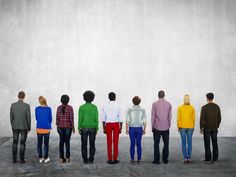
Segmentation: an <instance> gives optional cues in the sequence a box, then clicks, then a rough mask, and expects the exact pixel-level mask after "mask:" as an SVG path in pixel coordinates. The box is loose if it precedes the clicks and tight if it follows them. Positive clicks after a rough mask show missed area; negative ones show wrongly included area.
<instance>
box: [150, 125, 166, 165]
mask: <svg viewBox="0 0 236 177" xmlns="http://www.w3.org/2000/svg"><path fill="white" fill-rule="evenodd" d="M161 136H162V140H163V142H164V147H163V150H162V160H163V162H168V156H169V130H166V131H159V130H156V129H153V139H154V161H156V162H160V150H159V144H160V139H161Z"/></svg>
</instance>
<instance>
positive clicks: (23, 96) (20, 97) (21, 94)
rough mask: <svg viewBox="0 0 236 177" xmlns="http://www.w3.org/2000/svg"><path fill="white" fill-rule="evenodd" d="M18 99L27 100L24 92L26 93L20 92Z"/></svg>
mask: <svg viewBox="0 0 236 177" xmlns="http://www.w3.org/2000/svg"><path fill="white" fill-rule="evenodd" d="M18 98H19V99H24V98H25V92H24V91H20V92H19V93H18Z"/></svg>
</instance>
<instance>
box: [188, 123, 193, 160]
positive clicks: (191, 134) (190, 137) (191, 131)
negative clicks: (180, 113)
mask: <svg viewBox="0 0 236 177" xmlns="http://www.w3.org/2000/svg"><path fill="white" fill-rule="evenodd" d="M193 131H194V129H193V128H189V129H187V140H188V159H191V155H192V137H193Z"/></svg>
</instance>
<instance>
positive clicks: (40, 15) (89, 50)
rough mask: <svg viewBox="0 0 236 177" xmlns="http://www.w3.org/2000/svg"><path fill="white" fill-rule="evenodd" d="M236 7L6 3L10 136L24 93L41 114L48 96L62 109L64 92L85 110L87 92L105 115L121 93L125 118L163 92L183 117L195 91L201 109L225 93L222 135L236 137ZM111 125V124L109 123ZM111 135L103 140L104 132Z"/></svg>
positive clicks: (5, 132)
mask: <svg viewBox="0 0 236 177" xmlns="http://www.w3.org/2000/svg"><path fill="white" fill-rule="evenodd" d="M235 41H236V1H234V0H215V1H213V0H197V1H195V0H0V92H1V100H0V110H1V116H0V122H1V123H0V132H1V133H0V136H10V135H11V128H10V121H9V108H10V104H11V103H12V102H14V101H16V100H17V94H18V91H19V90H24V91H25V92H26V94H27V95H26V102H28V103H30V105H31V108H32V120H33V121H32V130H33V131H32V132H31V133H30V135H31V136H35V131H34V130H35V120H34V119H35V118H34V108H35V106H37V105H38V101H37V99H38V97H39V96H40V95H43V96H45V97H46V98H47V99H48V104H49V105H50V106H51V107H52V109H53V115H54V122H53V135H56V129H55V110H56V107H57V106H58V105H59V104H60V96H61V94H64V93H67V94H68V95H69V96H70V97H71V101H70V104H71V105H72V106H74V109H75V115H76V119H75V122H76V124H77V111H78V107H79V105H80V104H82V103H83V99H82V94H83V92H84V91H85V90H86V89H91V90H93V91H94V92H95V93H96V98H95V100H94V103H95V104H97V105H98V107H99V109H101V107H102V105H104V104H105V103H106V102H107V93H108V92H109V91H114V92H116V93H117V101H118V102H119V104H120V105H121V107H122V113H123V118H124V119H125V114H126V110H127V109H128V107H129V106H131V105H132V104H131V103H132V102H131V99H132V97H133V96H135V95H139V96H140V97H141V98H142V103H141V104H142V106H143V107H144V108H145V109H146V111H147V117H148V133H147V134H148V135H151V131H150V112H151V104H152V102H154V101H155V100H156V99H157V92H158V91H159V90H160V89H163V90H165V91H166V99H167V100H169V101H170V102H171V103H172V105H173V121H172V127H171V135H172V136H178V133H177V128H176V110H177V107H178V105H180V104H182V98H183V95H184V94H185V93H188V94H190V96H191V103H192V104H193V105H194V106H195V109H196V113H197V114H196V115H197V117H196V131H195V136H198V135H199V132H198V130H199V111H200V108H201V105H203V104H205V103H206V100H205V94H206V93H207V92H209V91H212V92H214V93H215V102H217V103H218V104H219V105H220V106H221V109H222V117H223V120H222V124H221V128H220V135H221V136H235V135H236V128H235V127H236V119H235V103H236V97H235V91H236V75H235V74H236V70H235V67H236V42H235ZM100 126H101V125H100ZM99 135H101V132H99Z"/></svg>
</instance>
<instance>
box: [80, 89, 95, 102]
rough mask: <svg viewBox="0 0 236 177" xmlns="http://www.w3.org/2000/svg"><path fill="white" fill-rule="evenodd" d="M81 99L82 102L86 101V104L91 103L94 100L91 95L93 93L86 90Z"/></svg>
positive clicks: (93, 96)
mask: <svg viewBox="0 0 236 177" xmlns="http://www.w3.org/2000/svg"><path fill="white" fill-rule="evenodd" d="M83 97H84V101H86V102H87V103H91V102H92V101H93V100H94V98H95V94H94V93H93V91H91V90H87V91H85V92H84V94H83Z"/></svg>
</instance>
